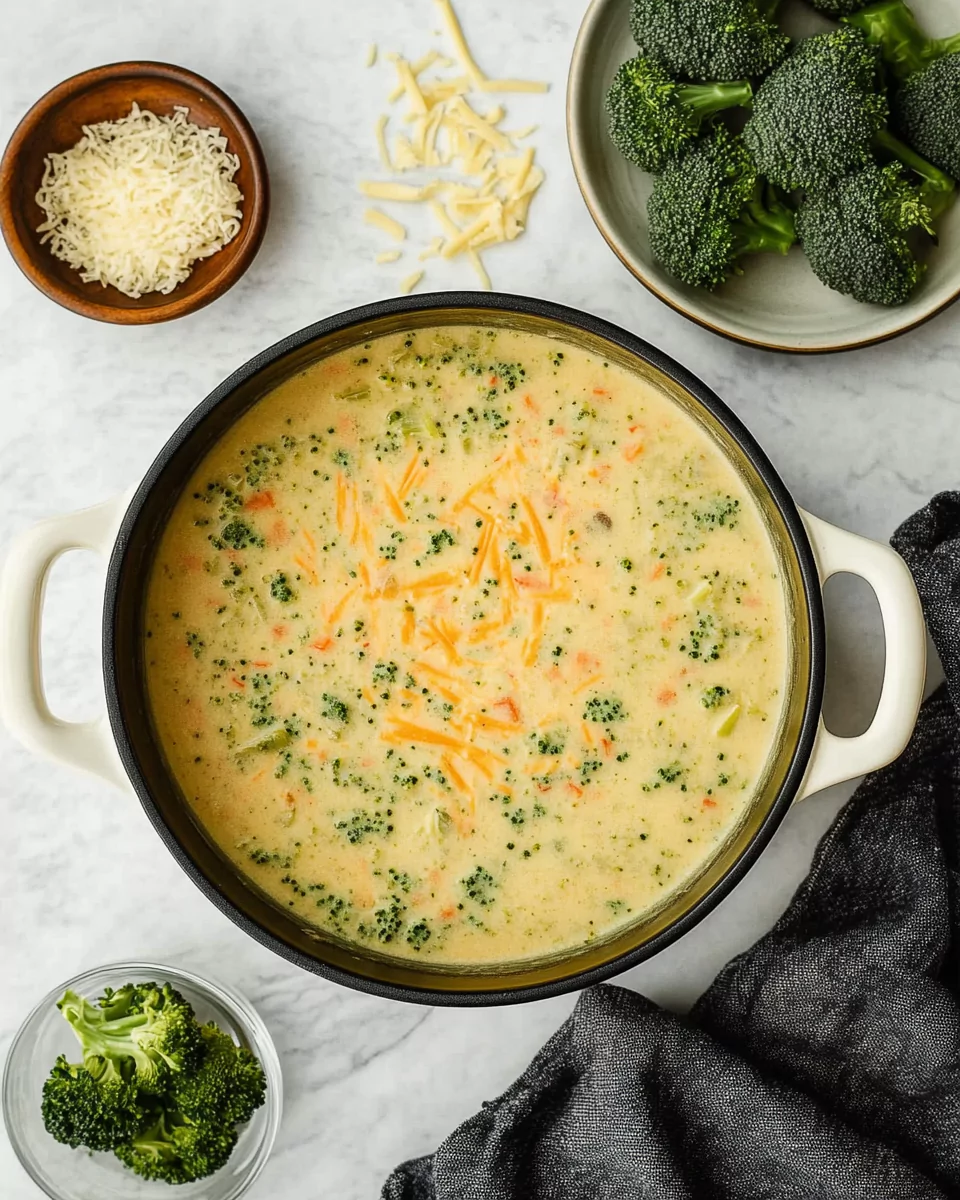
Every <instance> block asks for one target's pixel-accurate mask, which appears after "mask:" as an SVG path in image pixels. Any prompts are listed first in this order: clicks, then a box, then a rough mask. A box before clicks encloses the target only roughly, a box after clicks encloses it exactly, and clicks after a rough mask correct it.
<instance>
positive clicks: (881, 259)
mask: <svg viewBox="0 0 960 1200" xmlns="http://www.w3.org/2000/svg"><path fill="white" fill-rule="evenodd" d="M932 220H933V216H932V214H931V210H930V207H929V206H928V204H927V203H926V201H925V200H924V196H923V190H922V188H921V187H919V186H917V185H915V184H913V183H911V182H910V180H909V178H908V177H907V175H906V173H905V172H904V170H903V168H902V167H901V166H900V165H899V163H890V164H889V165H888V166H885V167H879V166H877V165H876V164H875V163H871V164H870V165H869V166H866V167H864V168H862V169H861V170H860V171H856V172H854V173H853V174H852V175H847V176H844V178H843V179H841V180H839V181H838V182H837V183H835V184H833V185H832V186H831V187H829V188H825V189H824V190H823V191H822V192H819V193H816V194H814V195H811V196H809V197H808V198H807V200H806V201H805V203H804V204H802V205H801V207H800V209H799V211H798V212H797V233H798V235H799V237H800V241H801V243H802V244H803V248H804V250H805V251H806V255H807V258H808V259H809V261H810V266H811V267H812V268H813V270H814V273H815V274H816V276H817V277H818V279H820V280H822V282H823V283H825V284H826V285H827V287H830V288H833V289H834V291H837V292H843V293H845V294H846V295H849V296H852V297H853V298H854V299H855V300H860V301H862V302H864V303H868V304H903V302H904V301H905V300H907V299H908V298H909V296H910V294H911V293H912V292H913V290H914V288H915V287H916V286H917V283H918V282H919V280H920V277H921V275H922V274H923V270H924V267H923V264H922V263H921V262H919V261H918V259H917V257H916V255H915V253H914V251H913V249H912V247H911V245H910V243H909V241H908V239H907V236H906V235H907V234H909V233H910V232H911V231H913V230H922V231H925V232H926V233H932V231H933V227H932Z"/></svg>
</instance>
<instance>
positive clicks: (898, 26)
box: [843, 0, 960, 80]
mask: <svg viewBox="0 0 960 1200" xmlns="http://www.w3.org/2000/svg"><path fill="white" fill-rule="evenodd" d="M843 21H844V22H845V24H847V25H853V26H855V27H856V28H857V29H859V30H860V31H861V32H862V33H863V34H864V35H865V36H866V38H867V41H868V42H870V43H871V44H872V45H874V46H878V47H879V48H880V51H881V53H882V54H883V58H884V61H885V62H886V63H887V65H888V66H889V68H890V70H891V72H892V73H893V75H894V76H895V77H896V78H897V79H898V80H903V79H906V78H907V76H908V75H913V74H914V72H915V71H921V70H922V69H923V68H924V67H926V66H929V64H930V63H932V62H933V61H934V59H937V58H941V57H942V56H943V55H945V54H956V53H957V51H960V34H954V35H953V36H952V37H947V38H930V37H927V35H926V34H925V33H924V32H923V30H922V29H921V28H920V26H919V25H918V24H917V18H916V17H915V16H914V15H913V13H912V12H911V10H910V9H909V8H908V7H907V5H906V3H905V2H904V0H878V2H877V3H876V4H868V5H867V7H866V8H862V9H861V10H860V11H859V12H858V13H853V14H852V15H851V16H849V17H844V18H843Z"/></svg>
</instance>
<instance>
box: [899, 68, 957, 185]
mask: <svg viewBox="0 0 960 1200" xmlns="http://www.w3.org/2000/svg"><path fill="white" fill-rule="evenodd" d="M891 124H892V125H893V127H894V129H896V131H897V133H898V134H899V135H900V137H902V138H903V139H904V140H905V141H907V142H909V143H910V145H911V146H913V147H914V148H915V149H916V150H918V151H919V153H920V154H922V155H923V156H924V158H928V159H929V160H930V162H932V163H933V164H934V165H935V166H937V167H940V168H941V170H944V171H947V172H948V173H949V174H950V175H952V176H954V178H956V177H957V176H960V52H958V53H956V54H948V55H946V56H945V57H944V58H938V59H936V60H934V62H932V63H931V64H930V66H929V67H924V69H923V70H922V71H918V72H917V73H916V74H915V75H911V76H909V77H908V78H907V79H905V80H904V82H903V83H902V84H901V86H900V87H899V88H898V89H897V90H896V91H895V92H894V94H893V100H892V103H891Z"/></svg>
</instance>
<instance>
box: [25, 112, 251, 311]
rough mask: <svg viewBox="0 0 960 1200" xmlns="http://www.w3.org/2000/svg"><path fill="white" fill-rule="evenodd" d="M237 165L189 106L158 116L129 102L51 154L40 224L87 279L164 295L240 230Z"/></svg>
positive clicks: (58, 252)
mask: <svg viewBox="0 0 960 1200" xmlns="http://www.w3.org/2000/svg"><path fill="white" fill-rule="evenodd" d="M239 167H240V160H239V159H238V158H237V156H236V155H235V154H231V153H229V151H228V150H227V139H226V138H225V137H223V136H222V135H221V133H220V130H219V129H202V128H200V126H198V125H194V124H193V123H192V122H190V121H188V120H187V109H185V108H175V109H174V112H173V115H172V116H162V117H158V116H157V115H156V114H155V113H152V112H149V111H146V110H141V109H140V108H139V107H138V106H137V105H136V104H134V105H133V107H132V108H131V110H130V112H129V114H128V115H127V116H125V117H121V118H120V119H119V120H117V121H102V122H100V123H99V124H97V125H85V126H84V127H83V137H82V138H81V139H80V141H79V142H77V144H76V145H75V146H74V147H72V149H70V150H67V151H65V152H64V153H62V154H49V155H47V158H46V159H45V161H44V171H43V182H42V183H41V185H40V190H39V191H38V192H37V197H36V199H37V203H38V204H39V206H40V207H41V208H42V209H43V211H44V213H45V214H46V220H45V221H44V222H43V223H42V224H41V225H39V226H38V228H37V232H38V233H39V234H41V235H42V236H41V239H40V240H41V242H43V243H49V245H50V249H51V251H52V253H53V254H54V255H55V256H56V257H57V258H59V259H62V260H63V261H64V262H66V263H68V264H69V265H70V266H71V267H73V268H74V269H75V270H78V271H79V272H80V277H81V279H83V281H84V283H93V282H99V283H100V284H102V285H103V286H104V287H106V286H107V285H108V284H110V285H112V286H113V287H115V288H117V290H118V291H121V292H123V294H124V295H125V296H130V297H131V298H133V299H136V298H137V297H139V296H143V295H145V294H146V293H148V292H161V293H163V294H164V295H166V294H168V293H170V292H172V291H173V289H174V288H175V287H176V286H177V285H178V284H180V283H183V281H184V280H185V279H186V278H187V277H188V276H189V274H190V271H191V269H192V266H193V263H194V262H196V261H197V259H201V258H208V257H209V256H210V255H212V254H216V252H217V251H218V250H220V249H222V248H223V247H224V246H225V245H226V244H227V242H229V241H230V240H231V239H232V238H234V237H236V235H237V233H238V232H239V230H240V222H241V219H242V213H241V210H240V202H241V201H242V200H243V196H242V194H241V192H240V189H239V188H238V187H237V185H236V184H235V183H234V182H233V177H234V175H235V174H236V173H237V171H238V170H239Z"/></svg>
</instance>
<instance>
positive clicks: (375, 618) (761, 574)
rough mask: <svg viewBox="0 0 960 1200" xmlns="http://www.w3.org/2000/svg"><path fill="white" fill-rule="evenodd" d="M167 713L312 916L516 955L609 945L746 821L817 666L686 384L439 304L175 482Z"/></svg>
mask: <svg viewBox="0 0 960 1200" xmlns="http://www.w3.org/2000/svg"><path fill="white" fill-rule="evenodd" d="M146 626H147V628H146V643H145V644H146V663H147V672H148V684H149V692H150V701H151V706H152V712H153V718H154V721H155V726H156V729H157V733H158V736H159V739H160V742H161V745H162V746H163V748H164V751H165V754H166V756H167V759H168V762H169V765H170V768H171V769H172V771H173V774H174V776H175V777H176V779H177V781H178V783H179V786H180V788H181V789H182V791H183V793H184V796H185V797H186V799H187V801H188V802H189V804H190V805H191V806H192V809H193V811H194V813H195V815H196V818H197V820H198V821H199V822H200V824H201V825H202V826H203V827H204V829H205V830H206V831H207V834H208V836H209V837H210V838H211V839H212V840H213V841H215V842H216V843H217V844H218V845H219V846H220V847H222V849H223V851H224V852H225V853H226V854H227V855H229V856H230V858H231V859H232V860H233V861H234V862H235V863H236V865H237V867H238V868H239V869H240V870H241V871H242V872H244V873H245V874H246V875H247V876H249V877H250V878H251V879H252V880H253V881H254V882H255V883H256V884H257V885H258V886H259V887H260V888H261V889H262V890H264V891H265V892H267V893H268V894H269V895H270V896H271V897H272V898H273V899H274V900H275V902H276V903H277V904H280V905H283V906H284V907H287V908H289V910H290V911H291V913H293V914H295V915H297V916H298V917H299V918H301V919H302V920H303V921H305V922H308V923H310V924H313V925H315V926H317V927H319V928H320V929H322V930H324V931H327V932H328V933H330V934H332V935H335V936H337V937H340V938H343V939H346V940H348V941H350V942H354V943H358V944H360V945H361V946H364V947H369V948H372V949H374V950H376V951H378V952H380V953H384V954H388V955H396V956H401V957H404V958H415V959H417V960H418V961H421V962H425V963H426V962H430V963H433V964H436V965H442V964H461V965H462V964H478V965H479V964H484V963H494V962H505V961H513V960H519V959H524V958H530V957H533V956H540V955H547V954H551V953H556V952H558V951H562V950H570V949H573V948H576V947H578V946H582V945H583V944H585V943H588V942H590V941H592V940H594V939H597V938H601V937H604V936H607V935H609V934H611V933H612V932H613V931H615V930H616V929H617V928H618V927H621V926H623V925H625V924H627V923H630V922H635V921H637V920H638V919H639V917H640V916H642V915H643V914H644V913H646V912H649V911H650V910H651V908H652V907H654V906H656V905H658V904H661V903H663V901H664V900H665V898H666V897H667V896H668V895H670V894H671V893H672V892H674V891H676V890H677V889H678V888H680V887H682V886H683V885H684V884H685V882H688V881H689V880H690V879H691V877H692V876H693V875H694V874H695V873H696V872H697V870H698V868H701V867H702V866H703V864H704V863H705V862H706V861H707V860H709V859H711V858H712V857H713V856H714V855H715V854H716V853H717V852H718V850H719V848H720V846H721V845H722V844H723V843H724V841H725V839H726V838H727V837H728V836H729V835H730V833H731V832H732V831H733V829H734V828H735V827H736V826H737V824H738V822H739V821H740V819H741V818H742V817H743V815H744V813H745V811H746V809H747V808H748V806H749V805H750V804H751V802H752V800H753V798H754V797H755V795H756V792H757V787H758V783H759V781H760V780H761V777H762V775H763V772H764V769H765V765H766V763H767V761H768V759H769V758H770V755H771V751H772V747H773V744H774V742H775V741H776V739H777V736H778V726H779V724H780V720H781V708H782V701H783V695H784V692H785V680H786V677H787V656H788V652H787V638H786V629H785V626H786V601H785V598H784V592H783V589H782V583H781V579H780V577H779V570H778V559H777V556H776V553H775V551H774V548H773V545H772V542H771V540H770V537H769V535H768V533H767V531H766V527H765V526H764V524H763V522H762V519H761V516H760V513H759V510H758V509H757V507H756V506H755V503H754V501H753V499H752V498H751V495H750V493H749V492H748V490H747V488H746V486H745V484H744V483H743V481H742V480H741V478H740V477H739V476H738V474H737V473H736V471H735V470H734V468H733V467H732V466H731V465H730V463H729V462H728V460H727V459H726V458H725V457H724V455H723V454H722V453H721V451H720V449H719V448H718V446H717V445H716V444H715V443H714V441H713V440H712V439H711V437H710V436H709V434H708V433H707V432H706V431H705V430H704V429H703V428H701V426H700V425H699V424H698V423H697V422H696V421H695V420H694V418H693V417H691V416H690V415H688V414H687V413H686V412H685V411H684V410H683V409H682V408H681V407H679V405H678V404H677V403H675V402H674V401H673V400H672V399H670V398H669V397H668V396H667V395H666V394H665V393H663V392H661V391H658V390H657V389H656V388H655V387H654V386H652V385H651V384H648V383H645V382H644V381H643V380H642V379H640V378H638V377H637V376H636V375H634V374H631V373H630V372H628V371H627V370H626V369H625V368H622V367H620V366H617V365H615V364H613V363H608V362H605V361H604V360H603V359H602V358H600V357H597V356H592V355H591V354H589V353H587V352H586V351H585V350H582V349H578V348H575V347H572V346H569V345H565V344H564V343H562V342H557V341H554V340H552V339H548V338H546V337H541V336H539V335H535V334H531V333H520V332H514V331H510V330H503V329H485V328H474V327H468V326H455V325H451V326H444V327H440V328H433V329H421V330H418V331H416V332H412V333H408V334H400V335H397V336H390V337H386V338H382V339H380V340H376V341H372V342H368V343H366V344H360V345H357V346H355V347H353V348H352V349H350V350H349V351H344V352H341V353H338V354H337V355H336V356H334V357H331V358H327V359H325V360H323V361H321V362H319V363H317V364H315V365H314V366H312V367H310V368H308V369H307V370H305V371H304V372H303V373H302V374H300V375H298V376H296V377H295V378H292V379H290V380H288V381H287V382H285V383H283V384H282V385H281V386H279V387H278V388H276V390H274V391H273V392H271V393H270V394H268V395H267V396H266V397H265V398H263V399H262V400H260V401H259V402H258V403H257V404H256V405H255V406H254V407H253V408H251V409H250V410H249V411H248V412H247V413H246V414H245V415H244V416H243V417H242V419H241V420H240V421H239V422H238V423H237V424H236V425H235V426H234V427H232V429H231V430H230V432H229V433H228V434H227V435H226V436H225V437H224V438H223V440H222V441H221V442H219V443H218V444H217V445H216V446H215V448H214V449H213V450H212V451H211V452H210V453H209V455H208V456H207V458H206V459H205V460H204V461H203V463H202V465H201V466H200V467H199V469H198V470H197V472H196V474H195V475H194V477H193V479H192V480H191V482H190V484H189V486H188V487H187V488H186V490H185V491H184V493H183V495H182V496H181V497H180V499H179V500H178V502H177V505H176V507H175V509H174V512H173V515H172V518H171V520H170V523H169V525H168V527H167V530H166V533H165V535H164V537H163V539H162V542H161V544H160V546H159V548H158V551H157V557H156V560H155V564H154V567H153V571H152V576H151V580H150V584H149V592H148V598H147V617H146Z"/></svg>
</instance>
